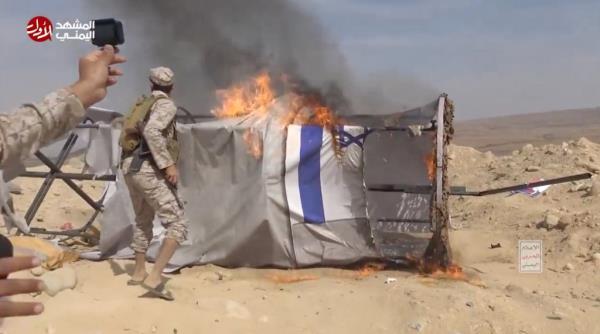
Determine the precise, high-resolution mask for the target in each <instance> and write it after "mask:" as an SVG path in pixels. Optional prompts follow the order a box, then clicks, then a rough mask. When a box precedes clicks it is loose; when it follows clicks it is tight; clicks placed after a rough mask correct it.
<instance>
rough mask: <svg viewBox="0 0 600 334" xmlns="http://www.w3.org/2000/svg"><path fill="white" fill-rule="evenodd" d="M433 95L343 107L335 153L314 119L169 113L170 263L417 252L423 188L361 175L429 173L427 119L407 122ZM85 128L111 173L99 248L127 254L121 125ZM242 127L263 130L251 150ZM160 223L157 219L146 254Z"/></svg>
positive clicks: (425, 235) (424, 221) (93, 151)
mask: <svg viewBox="0 0 600 334" xmlns="http://www.w3.org/2000/svg"><path fill="white" fill-rule="evenodd" d="M432 100H433V99H432ZM437 103H438V102H437V99H436V100H435V101H433V102H432V103H430V104H427V105H425V106H423V107H421V108H416V109H413V110H409V111H406V112H403V113H398V114H395V115H385V116H353V117H351V118H349V119H348V125H346V126H344V127H342V128H340V140H339V143H340V146H339V147H340V149H341V152H342V154H341V156H336V154H334V151H335V150H334V145H335V144H334V143H333V142H334V141H333V139H332V137H331V134H330V133H328V132H327V131H325V130H323V129H322V128H317V127H314V126H297V125H292V126H289V127H287V128H283V129H282V127H281V125H280V124H278V123H277V122H275V121H271V120H268V119H267V120H265V121H262V122H260V123H258V124H257V123H256V122H252V121H251V120H249V119H243V118H234V119H224V120H208V121H204V122H199V123H193V124H178V135H179V139H180V142H181V160H180V164H179V168H180V174H181V184H180V194H181V197H182V199H183V201H184V203H185V204H184V205H185V212H186V216H187V218H188V220H189V228H190V233H189V241H188V243H187V244H185V245H183V246H182V247H180V249H178V250H177V252H176V253H175V255H174V257H173V259H172V261H171V263H170V268H171V269H175V268H178V267H181V266H185V265H189V264H205V263H213V264H217V265H221V266H227V267H239V266H248V267H262V266H277V267H302V266H313V265H341V264H348V263H353V262H357V261H360V260H364V259H370V258H378V257H381V256H382V254H383V255H384V256H392V257H396V256H404V255H407V254H412V255H415V256H420V255H421V254H422V252H423V251H424V249H425V246H426V242H427V240H428V239H429V237H430V235H431V234H430V227H431V224H430V218H429V216H430V212H429V206H430V203H429V202H430V194H429V193H425V194H415V193H413V191H407V192H394V193H391V192H377V191H368V190H367V189H368V188H369V185H370V184H403V185H407V186H414V188H419V187H421V188H427V187H429V186H430V185H431V181H429V179H428V177H427V167H426V164H425V159H424V158H425V156H426V155H427V154H428V153H430V152H431V151H432V149H433V138H434V135H435V131H429V132H428V131H425V132H423V134H422V135H421V136H417V137H412V136H409V133H408V131H405V129H406V126H408V125H422V126H425V127H428V126H430V125H431V123H432V121H433V120H434V118H435V115H436V110H437ZM275 108H279V107H278V106H276V107H275ZM279 109H281V108H279ZM275 112H283V111H282V110H279V111H277V110H276V111H275ZM372 130H374V131H372ZM88 131H94V132H93V134H92V133H90V134H89V138H91V139H94V144H93V145H89V147H88V149H87V152H86V154H87V155H86V161H88V163H89V164H90V165H94V166H96V167H93V166H92V167H91V170H92V171H93V172H95V173H97V174H98V175H101V174H103V173H115V174H117V181H116V182H112V183H110V184H109V186H108V189H107V197H106V200H105V203H104V206H105V209H104V212H103V214H102V216H101V217H100V224H101V231H102V234H101V240H100V254H99V257H100V258H105V257H110V256H130V255H131V250H130V249H129V248H128V246H129V243H130V241H131V237H132V226H133V224H134V214H133V209H132V207H131V203H130V200H129V194H128V191H127V188H126V186H125V183H124V182H123V175H122V174H121V173H120V171H119V170H118V168H117V164H118V163H117V161H118V159H116V158H115V156H116V155H117V154H116V152H118V148H117V147H116V144H117V141H116V139H117V138H118V134H119V131H118V130H115V129H111V128H110V126H109V125H108V124H105V125H102V126H101V127H100V129H99V130H98V129H96V130H94V129H91V130H88ZM246 131H252V132H253V133H255V134H258V135H259V137H260V138H262V148H263V153H262V156H261V157H259V158H255V157H253V156H252V155H251V154H249V153H248V145H247V144H246V142H245V141H244V133H245V132H246ZM103 158H104V159H103ZM408 188H411V187H407V189H408ZM429 188H430V187H429ZM367 217H369V218H367ZM380 218H384V219H380ZM162 230H163V229H162V227H161V225H160V222H158V221H155V240H154V242H153V243H152V245H151V248H150V250H149V255H150V256H151V257H153V256H155V255H156V253H157V251H158V248H159V241H160V240H161V237H162V232H163V231H162ZM88 256H90V257H91V255H90V254H88Z"/></svg>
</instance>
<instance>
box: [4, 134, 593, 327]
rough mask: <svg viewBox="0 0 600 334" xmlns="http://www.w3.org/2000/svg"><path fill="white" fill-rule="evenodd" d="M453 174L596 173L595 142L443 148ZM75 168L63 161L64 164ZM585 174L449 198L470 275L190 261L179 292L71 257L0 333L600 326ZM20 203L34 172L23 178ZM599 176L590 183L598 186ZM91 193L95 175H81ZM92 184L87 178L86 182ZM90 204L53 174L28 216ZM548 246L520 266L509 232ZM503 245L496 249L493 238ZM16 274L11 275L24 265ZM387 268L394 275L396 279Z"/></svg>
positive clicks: (114, 264) (483, 178)
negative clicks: (153, 289) (170, 295)
mask: <svg viewBox="0 0 600 334" xmlns="http://www.w3.org/2000/svg"><path fill="white" fill-rule="evenodd" d="M450 157H451V160H450V162H451V166H450V169H449V173H450V177H451V183H452V185H465V186H467V187H468V188H469V189H472V190H477V189H486V188H489V187H496V186H504V185H512V184H516V183H522V182H527V181H530V180H533V179H537V178H540V177H543V178H550V177H558V176H564V175H570V174H577V173H581V172H588V171H589V172H592V173H595V174H598V173H599V172H600V145H598V144H595V143H593V142H590V141H588V140H586V139H579V140H573V141H568V142H565V143H559V144H557V145H542V146H532V145H525V146H523V147H522V148H520V149H518V150H515V151H514V152H512V153H510V154H508V155H505V156H495V155H494V154H493V153H491V152H479V151H477V150H475V149H473V148H469V147H462V146H452V148H451V152H450ZM80 167H81V166H80V165H78V162H77V161H71V162H70V167H69V168H70V170H72V171H75V170H77V169H78V168H80ZM598 182H600V177H598V176H597V175H596V176H595V177H594V179H593V180H587V181H580V182H576V183H567V184H562V185H555V186H552V187H550V188H549V189H548V190H547V191H546V192H544V194H543V195H541V196H539V197H536V198H530V197H528V196H526V195H522V194H517V195H514V196H507V194H499V195H493V196H488V197H480V198H473V197H453V198H452V199H451V216H452V229H451V231H450V238H451V242H452V245H453V251H454V255H455V260H456V262H457V263H458V264H459V265H461V266H462V268H463V269H464V271H465V277H466V279H464V280H463V279H461V280H454V279H446V278H437V277H426V276H423V275H420V274H419V273H418V272H415V271H414V270H411V269H408V268H407V269H405V270H369V268H363V269H362V270H360V269H330V268H313V269H303V270H275V269H247V268H242V269H226V268H219V267H216V266H211V265H207V266H197V267H193V268H185V269H183V270H181V272H180V273H179V274H176V275H171V276H169V282H168V286H169V287H170V288H171V289H172V291H173V292H174V295H175V297H176V301H175V302H166V301H162V300H157V299H153V298H149V297H148V296H147V295H145V291H144V290H143V289H142V288H140V287H129V286H127V285H126V281H127V279H128V277H129V273H131V270H132V265H133V263H132V261H104V262H89V261H78V262H76V263H74V264H72V265H71V266H72V267H73V268H74V270H75V272H76V273H77V279H78V284H77V286H76V287H75V288H74V289H73V290H65V291H63V292H60V293H59V294H58V295H56V296H54V297H50V296H48V295H47V294H41V295H38V296H25V297H20V298H19V299H33V300H37V301H40V302H43V303H44V304H45V307H46V310H45V312H44V313H43V314H42V315H40V316H37V317H29V318H18V319H8V320H7V321H6V323H5V328H4V329H3V331H4V333H9V334H16V333H18V334H21V333H27V334H37V333H56V334H74V333H77V334H79V333H86V334H88V333H90V334H95V333H107V334H108V333H111V334H112V333H131V334H133V333H168V334H172V333H178V334H182V333H184V334H187V333H194V334H195V333H262V334H265V333H344V334H347V333H444V334H445V333H447V334H458V333H461V334H467V333H486V334H487V333H496V334H500V333H508V334H520V333H523V334H525V333H528V334H532V333H561V334H562V333H600V326H599V325H598V319H600V259H597V260H594V257H593V255H594V254H596V253H600V196H599V195H598V190H599V189H598ZM18 183H19V184H20V185H21V186H22V188H23V194H22V195H15V201H16V206H17V208H18V210H19V211H20V212H23V211H24V210H25V209H26V208H27V206H28V205H29V203H30V202H31V199H32V196H33V194H34V192H35V190H36V189H37V187H38V186H39V184H40V183H41V182H40V180H31V179H19V180H18ZM594 184H595V185H594ZM82 186H83V187H84V189H86V190H92V192H93V193H94V194H95V195H96V196H97V195H99V193H100V190H101V184H100V183H97V182H96V183H93V182H82ZM93 187H95V189H94V188H93ZM91 212H92V211H91V209H89V208H88V207H87V206H86V204H85V203H84V202H83V201H81V200H79V199H78V198H77V197H76V195H75V194H74V193H73V192H72V191H71V190H70V189H67V188H66V187H64V185H62V184H61V182H57V183H56V185H55V186H54V187H53V188H52V190H51V191H50V194H49V196H48V200H47V201H46V202H45V203H44V206H43V209H42V211H41V212H40V217H41V218H42V219H41V221H36V222H35V226H46V227H57V226H60V225H61V224H63V223H65V222H71V223H72V224H74V225H76V226H77V225H80V224H83V222H84V221H85V219H86V217H88V216H89V215H91ZM520 239H540V240H543V243H544V262H543V265H544V270H543V273H541V274H520V273H519V272H518V268H517V266H518V264H517V243H518V240H520ZM497 243H500V245H501V247H500V248H493V249H491V248H490V245H491V244H497ZM29 275H30V274H29V273H20V276H29ZM390 278H393V279H396V280H395V281H394V280H393V279H390Z"/></svg>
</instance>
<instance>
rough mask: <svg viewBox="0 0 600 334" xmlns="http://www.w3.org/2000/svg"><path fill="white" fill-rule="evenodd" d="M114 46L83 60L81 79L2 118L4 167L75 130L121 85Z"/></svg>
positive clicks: (0, 161) (0, 149)
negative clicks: (93, 107)
mask: <svg viewBox="0 0 600 334" xmlns="http://www.w3.org/2000/svg"><path fill="white" fill-rule="evenodd" d="M124 61H125V58H123V57H121V56H119V55H116V54H115V50H114V48H113V47H112V46H110V45H107V46H105V47H104V48H103V49H102V50H95V51H93V52H90V53H89V54H87V55H86V56H84V57H82V58H81V59H79V80H78V81H77V82H75V83H74V84H72V85H71V86H69V87H67V88H64V89H59V90H57V91H56V92H54V93H51V94H49V95H47V96H46V97H45V98H44V100H43V101H42V102H40V103H36V104H26V105H24V106H22V107H21V108H18V109H16V110H14V111H12V112H10V113H6V114H2V115H1V116H0V168H2V167H5V166H6V164H7V163H8V162H11V161H14V160H15V159H19V160H21V159H23V158H25V157H27V156H28V155H30V154H32V153H34V152H35V151H37V150H38V148H40V147H42V146H44V145H46V144H48V143H50V142H51V141H52V140H54V139H57V138H59V137H60V136H62V135H64V134H65V133H67V132H68V131H69V130H71V129H72V128H74V127H75V126H76V125H77V123H79V121H81V119H82V118H83V116H84V115H85V109H86V108H88V107H89V106H91V105H93V104H94V103H96V102H98V101H100V100H102V99H103V98H104V97H105V96H106V93H107V87H108V86H111V85H113V84H115V83H116V82H117V79H116V76H118V75H121V74H122V72H121V70H119V69H117V68H111V67H110V65H113V64H117V63H123V62H124Z"/></svg>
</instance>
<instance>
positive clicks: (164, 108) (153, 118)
mask: <svg viewBox="0 0 600 334" xmlns="http://www.w3.org/2000/svg"><path fill="white" fill-rule="evenodd" d="M176 113H177V106H176V105H175V103H173V101H172V100H171V99H160V100H158V101H156V102H155V103H154V105H153V106H152V109H151V110H150V117H149V118H148V122H147V123H146V127H145V128H144V139H146V143H147V144H148V147H149V148H150V152H152V157H153V158H154V161H155V162H156V165H157V167H158V168H159V169H165V168H167V167H169V166H172V165H174V164H175V161H174V160H173V157H171V154H170V153H169V151H168V150H167V138H166V137H165V135H164V131H165V130H166V129H167V127H168V126H169V125H170V124H171V122H173V118H174V117H175V114H176Z"/></svg>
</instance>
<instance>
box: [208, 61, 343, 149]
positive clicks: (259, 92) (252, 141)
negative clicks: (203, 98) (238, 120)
mask: <svg viewBox="0 0 600 334" xmlns="http://www.w3.org/2000/svg"><path fill="white" fill-rule="evenodd" d="M278 80H279V81H280V83H281V86H283V87H284V92H283V93H282V95H287V96H288V97H289V98H288V99H287V102H286V103H287V104H288V105H286V106H284V108H285V109H286V112H284V113H282V114H277V115H274V114H273V113H272V111H273V110H274V109H273V108H272V106H273V105H274V104H275V102H276V100H277V97H278V95H277V93H276V91H275V89H274V88H273V79H272V78H271V76H270V75H269V73H268V72H265V71H263V72H260V73H258V74H257V75H256V76H254V77H252V78H250V79H248V80H246V81H243V82H240V83H236V84H234V85H232V86H231V87H229V88H227V89H223V90H219V91H217V93H216V94H217V97H218V98H219V100H220V102H221V103H220V106H218V107H217V108H215V109H214V110H213V111H212V113H213V114H214V115H215V116H216V117H219V118H231V117H247V118H248V120H250V121H251V122H253V124H256V123H258V122H262V121H264V120H266V119H267V118H271V117H277V119H276V121H278V123H279V124H280V125H281V129H285V128H286V127H287V126H288V125H290V124H312V125H318V126H321V127H323V128H325V129H327V130H329V131H330V132H331V133H332V134H334V133H335V129H336V127H337V126H338V125H339V124H340V123H341V121H340V119H339V118H338V117H337V116H336V115H335V114H334V112H333V111H332V110H331V109H330V108H329V107H327V106H325V105H324V103H323V102H322V99H320V95H318V94H316V93H299V92H298V91H294V90H293V89H291V84H290V79H289V77H288V76H287V75H282V76H281V77H280V78H279V79H278ZM282 103H283V102H282ZM243 138H244V141H245V142H246V145H247V148H248V153H250V154H251V155H252V156H254V157H255V158H257V159H258V158H260V157H261V156H262V151H263V150H262V135H261V133H259V132H258V131H256V130H252V127H250V128H249V129H248V130H246V132H245V133H244V136H243ZM335 148H336V153H337V146H336V147H335Z"/></svg>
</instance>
